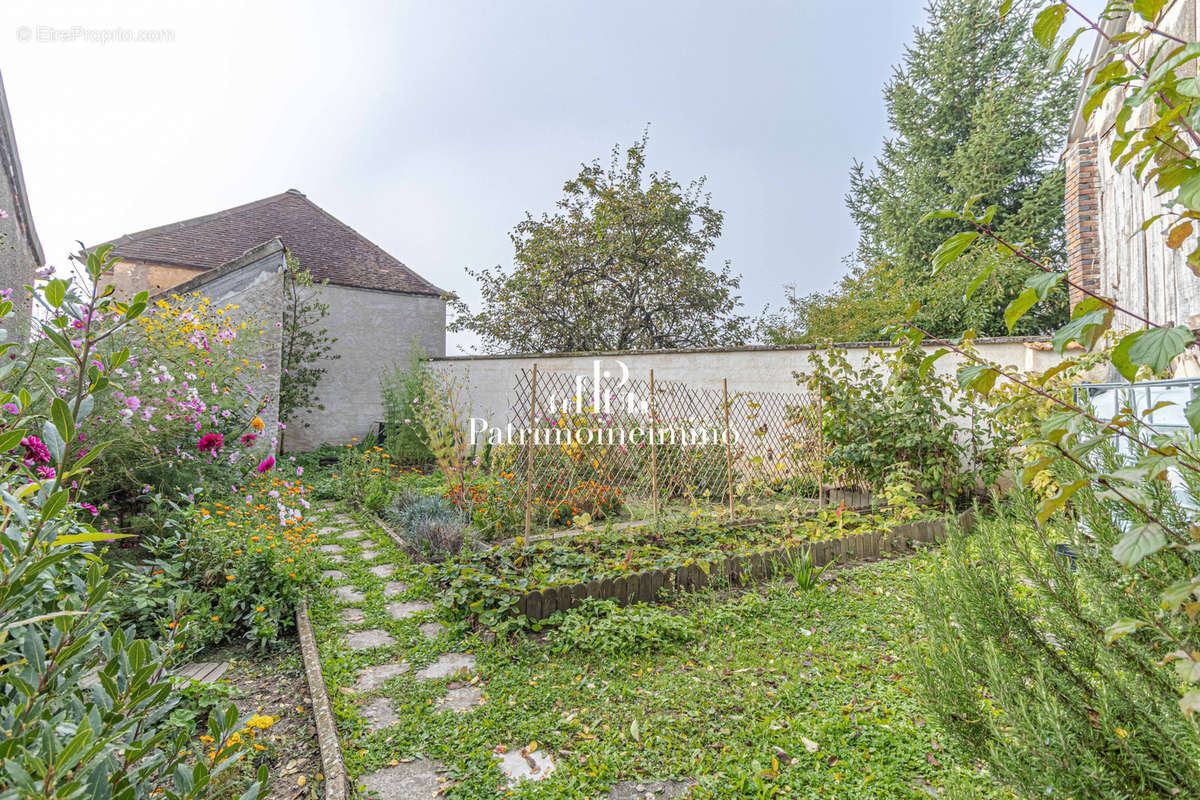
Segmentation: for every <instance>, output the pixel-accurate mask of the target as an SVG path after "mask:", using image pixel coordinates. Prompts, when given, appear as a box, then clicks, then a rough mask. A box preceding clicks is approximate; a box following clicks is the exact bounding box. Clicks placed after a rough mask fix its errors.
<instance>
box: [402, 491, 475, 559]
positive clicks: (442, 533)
mask: <svg viewBox="0 0 1200 800" xmlns="http://www.w3.org/2000/svg"><path fill="white" fill-rule="evenodd" d="M383 518H384V519H385V520H386V521H388V522H391V523H392V524H394V525H396V526H397V527H398V528H399V533H400V536H401V537H403V539H404V542H405V545H406V547H407V549H408V551H409V552H410V553H412V554H414V555H417V556H420V557H422V558H427V559H429V560H430V561H444V560H445V559H446V558H448V557H450V556H454V555H456V554H457V553H458V551H459V550H460V549H462V545H463V539H464V536H465V533H466V525H465V521H464V519H463V516H462V513H461V512H459V510H458V509H456V508H455V507H454V506H453V505H451V504H450V503H449V502H448V501H447V500H446V499H444V498H442V497H436V496H433V495H429V494H425V493H424V492H421V491H418V490H417V489H413V488H404V489H401V490H400V491H398V492H396V493H395V494H393V495H392V497H391V499H390V500H388V503H387V505H386V506H385V507H384V509H383Z"/></svg>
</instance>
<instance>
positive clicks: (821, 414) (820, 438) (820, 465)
mask: <svg viewBox="0 0 1200 800" xmlns="http://www.w3.org/2000/svg"><path fill="white" fill-rule="evenodd" d="M817 507H818V508H824V507H825V409H824V405H823V404H822V402H821V393H820V392H817Z"/></svg>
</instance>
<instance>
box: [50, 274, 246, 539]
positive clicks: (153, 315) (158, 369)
mask: <svg viewBox="0 0 1200 800" xmlns="http://www.w3.org/2000/svg"><path fill="white" fill-rule="evenodd" d="M236 308H237V307H236V306H233V305H227V306H224V307H221V308H216V307H214V306H213V305H212V303H211V302H210V301H209V300H208V299H206V298H203V297H200V296H199V295H196V294H193V295H189V296H187V297H180V296H178V295H175V296H172V298H171V302H167V301H165V300H159V301H158V302H156V303H155V304H154V305H153V306H152V307H150V308H149V309H147V311H146V312H145V313H144V314H143V315H142V316H140V317H138V318H137V319H136V320H135V321H133V323H132V324H130V325H128V326H126V327H125V328H124V329H122V330H120V331H119V332H117V333H116V334H115V335H114V336H112V337H111V338H110V339H108V340H106V341H105V342H104V343H103V344H102V349H103V350H106V351H108V352H114V351H115V350H116V348H118V347H119V348H121V352H128V356H127V357H124V358H123V359H120V360H118V361H117V362H116V363H114V364H113V366H112V371H111V373H110V374H108V376H107V377H108V378H109V381H110V383H109V385H108V387H107V390H106V391H103V392H99V393H97V395H96V400H95V409H94V411H93V414H92V415H91V417H90V418H89V419H88V420H87V421H86V422H85V423H84V424H82V425H80V429H79V431H78V432H77V434H76V436H75V437H74V439H73V440H72V442H71V446H72V448H75V449H76V451H77V453H78V454H79V455H80V456H81V457H82V456H83V455H85V454H86V453H87V452H88V451H89V449H91V448H94V447H95V446H96V445H97V444H99V443H101V442H104V443H106V447H105V449H104V452H103V453H102V454H101V455H100V456H99V457H98V458H97V460H96V463H95V465H94V472H95V475H94V478H93V482H92V492H91V495H92V496H93V497H95V498H98V499H99V502H100V505H102V506H103V505H106V504H107V505H108V506H110V508H111V509H112V511H113V512H114V515H117V516H120V517H124V516H126V515H127V514H128V513H129V512H130V511H131V510H132V508H133V507H134V501H135V500H136V498H138V497H139V496H141V495H143V494H146V493H148V492H150V491H158V492H163V493H165V494H168V495H173V494H176V493H177V492H179V491H181V490H184V489H187V488H188V487H191V486H194V485H197V484H200V483H205V482H221V483H228V482H230V481H229V478H228V473H229V472H230V471H234V473H235V474H236V473H237V472H238V471H242V470H244V469H246V468H247V464H249V465H250V466H253V464H257V463H258V462H259V459H260V458H261V453H255V452H254V451H255V449H256V447H257V445H258V436H257V434H256V432H255V429H257V430H261V429H262V428H263V427H264V425H263V423H262V420H261V417H259V416H258V413H259V411H260V410H261V409H262V408H263V407H264V405H265V403H266V402H267V401H268V400H269V398H266V397H258V396H256V394H255V392H254V391H253V390H252V389H251V387H250V385H249V382H250V379H251V376H252V375H253V374H254V373H256V372H257V371H259V370H261V369H263V368H264V366H263V365H262V364H261V363H259V362H258V361H257V360H251V358H250V357H249V356H250V355H251V353H252V351H253V347H252V342H251V341H249V340H248V339H252V338H253V337H248V336H247V334H249V333H251V332H252V329H251V328H250V327H249V323H247V322H245V321H241V322H238V321H235V320H234V318H233V316H232V312H234V311H235V310H236ZM97 321H102V320H97ZM52 380H53V385H54V386H55V387H56V389H57V391H58V392H59V393H60V394H61V393H62V392H65V391H68V390H69V389H70V385H69V384H70V376H69V375H68V373H67V371H66V370H65V367H62V366H58V367H56V368H55V369H54V371H53V376H52ZM252 423H253V425H252Z"/></svg>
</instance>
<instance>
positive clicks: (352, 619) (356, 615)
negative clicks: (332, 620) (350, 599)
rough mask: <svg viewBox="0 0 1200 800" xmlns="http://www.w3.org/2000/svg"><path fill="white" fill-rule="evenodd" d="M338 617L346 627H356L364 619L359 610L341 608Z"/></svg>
mask: <svg viewBox="0 0 1200 800" xmlns="http://www.w3.org/2000/svg"><path fill="white" fill-rule="evenodd" d="M340 616H341V618H342V622H343V623H345V624H347V625H358V624H359V623H360V622H362V621H363V619H364V617H363V612H362V609H361V608H343V609H342V610H341V613H340Z"/></svg>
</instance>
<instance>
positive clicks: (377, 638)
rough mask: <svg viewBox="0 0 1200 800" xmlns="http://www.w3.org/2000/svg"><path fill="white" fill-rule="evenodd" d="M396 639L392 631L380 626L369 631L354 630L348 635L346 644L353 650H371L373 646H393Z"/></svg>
mask: <svg viewBox="0 0 1200 800" xmlns="http://www.w3.org/2000/svg"><path fill="white" fill-rule="evenodd" d="M395 643H396V640H395V639H394V638H393V637H392V635H391V634H390V633H388V632H387V631H384V630H380V629H379V628H372V629H371V630H369V631H354V632H353V633H349V634H347V635H346V646H347V647H349V648H350V649H351V650H370V649H371V648H373V647H391V646H392V645H394V644H395Z"/></svg>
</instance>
